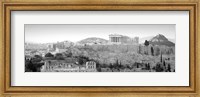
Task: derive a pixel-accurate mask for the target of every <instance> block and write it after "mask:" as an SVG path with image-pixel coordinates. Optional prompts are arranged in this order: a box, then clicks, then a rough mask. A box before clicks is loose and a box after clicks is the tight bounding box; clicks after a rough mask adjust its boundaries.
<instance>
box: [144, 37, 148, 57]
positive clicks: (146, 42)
mask: <svg viewBox="0 0 200 97" xmlns="http://www.w3.org/2000/svg"><path fill="white" fill-rule="evenodd" d="M144 45H145V46H146V51H145V54H146V55H148V46H149V41H147V40H145V42H144Z"/></svg>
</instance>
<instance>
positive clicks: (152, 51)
mask: <svg viewBox="0 0 200 97" xmlns="http://www.w3.org/2000/svg"><path fill="white" fill-rule="evenodd" d="M151 55H152V56H154V50H153V47H151Z"/></svg>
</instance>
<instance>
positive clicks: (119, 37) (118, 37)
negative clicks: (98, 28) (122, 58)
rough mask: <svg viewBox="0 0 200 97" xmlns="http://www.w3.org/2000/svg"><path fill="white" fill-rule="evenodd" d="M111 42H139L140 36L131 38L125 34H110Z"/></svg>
mask: <svg viewBox="0 0 200 97" xmlns="http://www.w3.org/2000/svg"><path fill="white" fill-rule="evenodd" d="M109 42H110V43H111V44H138V43H139V37H134V38H130V37H128V36H124V35H119V34H110V35H109Z"/></svg>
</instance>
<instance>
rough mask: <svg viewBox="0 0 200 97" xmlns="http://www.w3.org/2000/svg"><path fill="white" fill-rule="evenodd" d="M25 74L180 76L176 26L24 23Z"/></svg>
mask: <svg viewBox="0 0 200 97" xmlns="http://www.w3.org/2000/svg"><path fill="white" fill-rule="evenodd" d="M24 26H25V31H24V33H25V43H24V47H25V48H24V50H25V51H24V56H25V72H175V40H176V39H175V38H176V25H174V24H25V25H24Z"/></svg>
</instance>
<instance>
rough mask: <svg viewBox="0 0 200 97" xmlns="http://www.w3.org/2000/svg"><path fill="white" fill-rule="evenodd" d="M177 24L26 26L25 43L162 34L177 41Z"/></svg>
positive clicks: (141, 36)
mask: <svg viewBox="0 0 200 97" xmlns="http://www.w3.org/2000/svg"><path fill="white" fill-rule="evenodd" d="M175 28H176V25H175V24H25V31H24V32H25V42H32V43H55V42H60V41H66V40H67V41H72V42H77V41H80V40H82V39H85V38H89V37H98V38H103V39H107V40H108V39H109V36H108V35H109V34H121V35H126V36H129V37H132V38H133V37H139V38H144V37H149V36H156V35H158V34H162V35H164V36H165V37H167V38H170V39H174V40H175V34H176V29H175Z"/></svg>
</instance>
